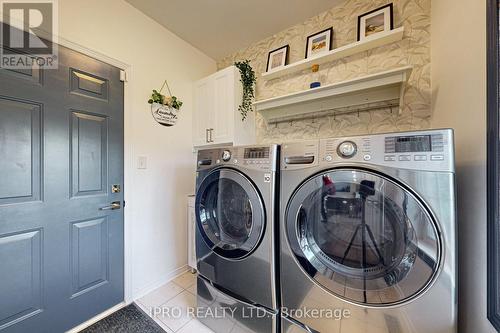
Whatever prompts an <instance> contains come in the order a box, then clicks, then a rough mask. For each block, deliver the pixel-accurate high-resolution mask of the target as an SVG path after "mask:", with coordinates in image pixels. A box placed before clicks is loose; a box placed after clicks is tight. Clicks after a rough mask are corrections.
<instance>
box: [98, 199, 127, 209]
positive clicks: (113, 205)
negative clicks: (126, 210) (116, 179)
mask: <svg viewBox="0 0 500 333" xmlns="http://www.w3.org/2000/svg"><path fill="white" fill-rule="evenodd" d="M121 207H122V204H121V202H120V201H113V202H112V203H111V205H109V206H105V207H101V208H99V210H115V209H120V208H121Z"/></svg>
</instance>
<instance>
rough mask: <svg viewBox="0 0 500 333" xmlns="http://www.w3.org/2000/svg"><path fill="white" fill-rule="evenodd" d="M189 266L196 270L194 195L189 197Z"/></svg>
mask: <svg viewBox="0 0 500 333" xmlns="http://www.w3.org/2000/svg"><path fill="white" fill-rule="evenodd" d="M187 219H188V220H187V223H188V225H187V230H188V266H189V267H190V268H191V271H193V272H194V271H195V270H196V238H195V234H196V216H195V211H194V195H190V196H188V218H187Z"/></svg>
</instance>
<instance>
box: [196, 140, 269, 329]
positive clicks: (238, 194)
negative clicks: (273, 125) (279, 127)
mask: <svg viewBox="0 0 500 333" xmlns="http://www.w3.org/2000/svg"><path fill="white" fill-rule="evenodd" d="M278 153H279V150H278V146H277V145H269V146H245V147H225V148H212V149H207V150H200V151H199V152H198V162H197V175H196V198H195V216H196V224H197V228H196V229H197V230H196V255H197V269H198V272H199V277H198V306H201V307H212V308H214V311H217V308H218V309H219V310H220V309H224V308H227V307H231V309H233V308H234V309H236V312H235V313H233V314H231V313H229V314H228V315H227V316H225V317H226V319H228V322H227V323H225V322H224V321H223V320H221V319H220V318H219V319H216V320H209V319H210V318H206V319H201V321H202V322H204V323H205V324H206V325H207V326H209V327H211V328H212V329H213V330H214V331H216V332H217V333H218V332H225V331H226V330H225V329H224V327H226V328H227V326H236V325H239V326H242V327H244V329H242V330H245V331H246V332H259V333H269V332H276V327H277V319H276V317H277V313H278V310H277V308H278V302H277V292H276V275H277V271H276V262H275V257H276V256H277V249H276V242H275V233H276V230H275V228H276V225H275V224H277V220H276V219H275V215H276V212H277V210H276V209H277V193H276V191H275V189H276V183H277V180H278V179H277V174H278V171H279V170H278V163H279V159H278V158H279V157H278ZM259 309H260V312H262V313H264V315H263V316H261V317H262V318H260V317H259V316H257V315H256V313H257V312H259Z"/></svg>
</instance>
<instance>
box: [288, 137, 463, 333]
mask: <svg viewBox="0 0 500 333" xmlns="http://www.w3.org/2000/svg"><path fill="white" fill-rule="evenodd" d="M281 169H282V170H281V200H280V201H281V204H280V206H281V208H280V214H281V217H280V229H281V232H280V241H281V251H280V253H281V254H280V260H281V263H280V270H281V300H282V312H283V316H282V328H281V330H282V332H286V333H292V332H302V331H303V332H321V333H336V332H342V333H351V332H356V333H357V332H370V333H394V332H402V333H403V332H404V333H407V332H409V333H410V332H411V333H421V332H426V333H438V332H439V333H445V332H446V333H452V332H456V326H457V265H456V261H457V248H456V246H457V241H456V221H455V219H456V217H455V210H456V209H455V179H454V178H455V171H454V152H453V132H452V130H429V131H418V132H407V133H392V134H379V135H366V136H359V137H348V138H334V139H325V140H319V141H308V142H301V143H291V144H284V145H282V164H281Z"/></svg>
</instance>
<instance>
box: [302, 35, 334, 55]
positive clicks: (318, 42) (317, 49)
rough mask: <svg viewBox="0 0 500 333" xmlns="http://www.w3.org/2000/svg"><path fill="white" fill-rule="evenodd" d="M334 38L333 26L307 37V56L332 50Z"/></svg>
mask: <svg viewBox="0 0 500 333" xmlns="http://www.w3.org/2000/svg"><path fill="white" fill-rule="evenodd" d="M332 40H333V28H328V29H325V30H323V31H320V32H317V33H315V34H312V35H311V36H309V37H307V42H306V58H309V57H311V56H315V55H318V54H321V53H325V52H328V51H330V50H331V49H332Z"/></svg>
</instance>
